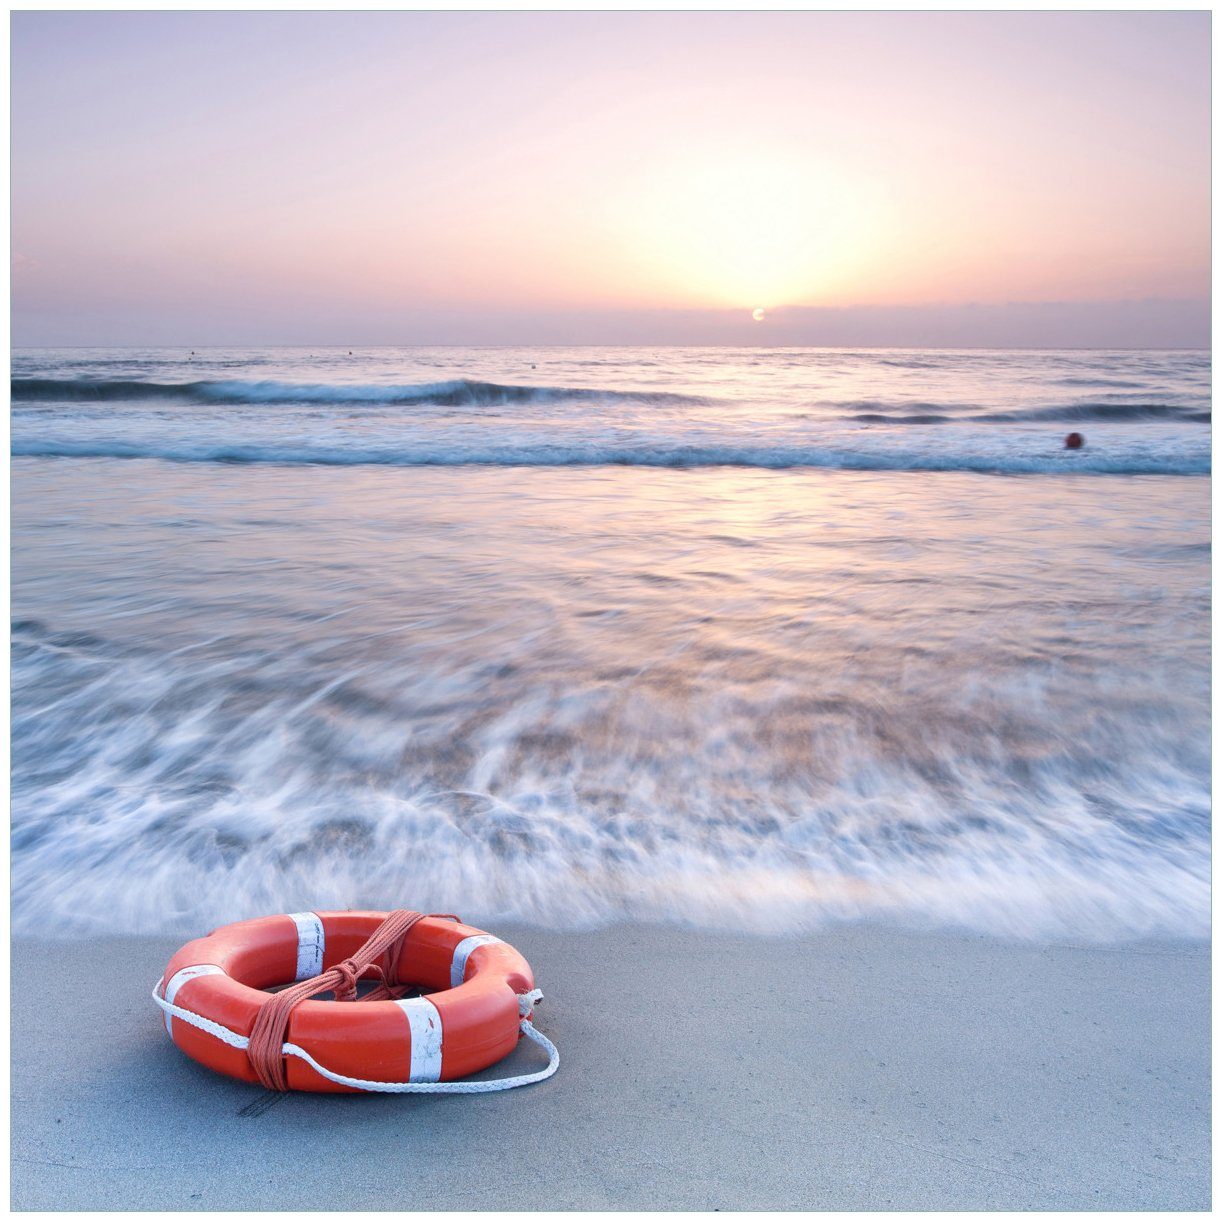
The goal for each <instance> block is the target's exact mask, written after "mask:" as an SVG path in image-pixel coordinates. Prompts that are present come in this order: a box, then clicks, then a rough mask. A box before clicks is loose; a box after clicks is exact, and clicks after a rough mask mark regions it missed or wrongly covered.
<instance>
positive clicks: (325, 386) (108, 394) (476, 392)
mask: <svg viewBox="0 0 1222 1222" xmlns="http://www.w3.org/2000/svg"><path fill="white" fill-rule="evenodd" d="M11 391H12V398H13V401H14V402H15V403H37V402H54V403H125V402H126V403H130V402H133V401H136V402H142V401H146V400H150V399H152V400H169V401H171V402H179V403H196V404H233V405H238V404H252V405H254V404H261V403H267V404H275V403H286V404H287V403H328V404H330V403H335V404H361V403H366V404H371V405H386V406H394V405H398V404H401V405H407V404H413V403H419V404H421V405H431V406H438V407H448V406H453V407H460V406H472V407H493V406H497V405H499V404H510V403H551V402H556V401H560V400H565V399H588V400H597V401H600V402H607V401H622V402H632V403H703V402H706V400H704V399H700V398H698V397H695V396H691V395H680V394H673V393H669V392H658V391H646V390H640V391H637V390H596V389H593V388H590V387H566V386H514V385H503V384H501V383H499V382H478V381H472V380H470V379H467V378H459V379H456V380H453V381H447V382H427V383H421V384H419V385H414V384H408V385H397V386H389V385H379V384H377V383H371V384H365V385H355V384H351V385H350V384H345V383H297V382H276V381H260V382H251V381H240V380H234V381H219V382H141V381H119V380H110V379H98V378H64V379H59V378H13V379H12V385H11Z"/></svg>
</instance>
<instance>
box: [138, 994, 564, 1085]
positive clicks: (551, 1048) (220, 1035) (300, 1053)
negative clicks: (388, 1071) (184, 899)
mask: <svg viewBox="0 0 1222 1222" xmlns="http://www.w3.org/2000/svg"><path fill="white" fill-rule="evenodd" d="M160 987H161V982H160V981H158V982H157V985H156V986H155V987H154V989H153V1000H154V1001H155V1002H156V1003H157V1004H158V1005H159V1006H160V1007H161V1008H162V1009H163V1010H164V1011H165V1012H166V1013H167V1014H172V1015H173V1016H174V1017H175V1018H178V1019H181V1020H182V1021H183V1022H184V1023H187V1024H189V1025H190V1026H192V1027H198V1028H199V1030H200V1031H206V1032H207V1033H208V1034H209V1035H211V1036H215V1038H216V1039H218V1040H220V1041H221V1043H222V1044H228V1045H229V1047H230V1048H241V1049H246V1048H248V1047H249V1046H250V1039H249V1038H248V1037H247V1036H245V1035H239V1034H238V1033H237V1032H236V1031H231V1030H230V1029H229V1028H228V1027H224V1026H222V1025H221V1024H220V1023H218V1022H213V1020H212V1019H210V1018H204V1016H203V1015H202V1014H196V1013H195V1012H194V1011H193V1010H184V1009H183V1008H182V1006H176V1005H175V1004H174V1003H173V1002H170V1001H166V999H165V998H164V997H159V996H158V995H157V989H158V988H160ZM542 997H543V993H542V991H541V990H539V989H532V990H531V992H529V993H520V994H519V995H518V1011H519V1013H521V1014H523V1015H529V1014H530V1012H531V1010H532V1009H533V1007H534V1005H535V1003H536V1002H537V1001H539V1000H541V999H542ZM518 1028H519V1030H520V1031H521V1032H522V1034H523V1035H524V1036H526V1038H527V1039H528V1040H533V1041H534V1043H536V1044H538V1045H539V1047H540V1048H542V1049H543V1050H544V1052H546V1053H547V1065H546V1066H545V1067H544V1068H543V1069H537V1070H535V1071H534V1072H533V1073H526V1074H518V1075H517V1076H516V1077H512V1078H495V1079H492V1080H491V1081H486V1082H377V1081H373V1080H371V1079H368V1078H349V1077H347V1076H346V1075H344V1074H341V1073H335V1072H334V1071H332V1070H330V1069H327V1068H326V1066H325V1065H320V1064H319V1063H318V1062H317V1061H316V1060H315V1059H314V1058H313V1057H312V1056H310V1054H309V1053H308V1052H306V1050H305V1049H304V1048H299V1047H298V1046H297V1045H296V1044H284V1045H283V1046H282V1047H281V1050H280V1051H281V1053H282V1054H283V1055H284V1056H286V1057H297V1058H298V1059H299V1060H302V1061H305V1063H306V1064H307V1065H309V1066H310V1067H311V1068H312V1069H313V1070H314V1071H315V1073H319V1074H322V1076H323V1077H324V1078H326V1079H328V1080H329V1081H331V1082H335V1083H337V1084H339V1085H340V1086H351V1087H353V1088H354V1089H356V1090H365V1091H378V1092H380V1093H382V1094H388V1095H407V1094H413V1095H483V1094H488V1093H489V1092H490V1091H498V1090H513V1089H514V1088H515V1087H517V1086H530V1085H531V1084H532V1083H534V1082H542V1081H544V1079H546V1078H550V1077H551V1076H552V1074H554V1073H555V1072H556V1070H557V1069H559V1068H560V1051H559V1049H557V1047H556V1045H555V1044H553V1043H552V1041H551V1040H549V1039H548V1038H547V1036H546V1035H544V1034H543V1032H542V1031H539V1030H537V1029H536V1028H535V1027H534V1026H533V1025H532V1024H531V1021H530V1019H529V1018H528V1017H523V1019H522V1021H521V1022H520V1023H519V1024H518Z"/></svg>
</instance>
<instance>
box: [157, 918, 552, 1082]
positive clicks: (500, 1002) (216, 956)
mask: <svg viewBox="0 0 1222 1222" xmlns="http://www.w3.org/2000/svg"><path fill="white" fill-rule="evenodd" d="M386 917H387V914H386V913H383V912H298V913H291V914H288V915H285V916H270V917H262V918H260V919H258V920H253V921H239V922H238V923H237V924H234V925H225V926H223V927H222V928H220V929H216V930H213V932H212V933H210V934H208V935H207V937H203V938H197V939H196V940H195V941H193V942H188V943H187V944H186V946H184V947H183V948H182V949H181V950H180V951H179V952H178V953H177V954H176V955H175V956H174V957H173V958H172V959H171V960H170V962H169V965H168V966H167V968H166V970H165V974H164V975H163V976H162V978H161V980H160V981H159V982H158V985H157V988H156V989H155V990H154V993H153V999H154V1000H155V1001H156V1002H157V1004H158V1006H159V1007H160V1008H161V1009H162V1010H163V1011H164V1012H165V1015H164V1016H165V1027H166V1030H167V1031H168V1032H169V1035H170V1038H171V1039H172V1040H173V1041H174V1043H175V1044H176V1045H177V1046H178V1047H179V1048H180V1049H181V1050H182V1051H183V1052H185V1053H186V1054H187V1056H189V1057H191V1058H192V1059H193V1060H196V1061H198V1062H200V1064H202V1065H206V1066H208V1068H209V1069H214V1070H216V1071H217V1072H218V1073H223V1074H228V1075H229V1076H230V1077H232V1078H240V1079H241V1080H243V1081H246V1082H255V1081H258V1080H259V1078H258V1075H257V1074H256V1071H255V1069H254V1066H253V1065H252V1063H251V1059H250V1057H249V1056H248V1055H247V1046H248V1044H249V1042H250V1036H251V1032H252V1030H253V1028H254V1026H255V1020H256V1018H257V1016H258V1014H259V1011H260V1009H261V1008H262V1007H263V1006H264V1005H266V1004H267V1003H268V1002H269V1001H270V1000H271V998H272V994H271V993H269V992H266V991H265V990H268V989H271V988H274V987H275V986H277V985H283V984H286V983H288V982H292V981H303V980H308V979H311V978H313V977H315V976H318V975H320V974H321V973H322V972H323V971H325V970H329V969H331V968H333V967H335V966H336V965H337V964H340V963H342V962H344V961H346V960H348V958H349V957H350V956H352V955H354V954H355V953H356V952H357V951H358V949H359V948H360V947H361V946H363V945H364V943H365V942H366V941H367V940H368V939H369V938H370V936H371V935H372V934H373V933H374V931H375V930H376V929H378V928H379V926H380V925H381V923H382V921H383V920H384V919H385V918H386ZM384 966H391V967H394V968H396V969H397V970H396V973H395V974H396V975H397V978H398V979H400V980H403V981H410V982H412V984H413V985H416V986H418V987H419V988H420V989H422V990H425V991H426V993H427V995H425V996H421V997H411V998H404V999H402V1000H379V1001H368V1002H357V1003H353V1004H337V1003H336V1002H332V1001H320V1000H305V1001H301V1002H299V1003H298V1004H297V1005H296V1006H295V1007H294V1008H293V1009H292V1011H291V1012H290V1014H289V1016H288V1028H287V1035H286V1039H285V1043H284V1046H283V1047H284V1053H285V1070H286V1082H287V1086H288V1089H290V1090H307V1091H361V1090H408V1089H417V1090H430V1089H431V1090H436V1091H441V1090H444V1089H446V1088H445V1087H444V1086H440V1085H438V1086H434V1087H429V1086H427V1085H416V1084H429V1083H438V1084H440V1083H446V1082H454V1081H455V1080H456V1079H460V1078H463V1077H465V1076H466V1075H468V1074H472V1073H476V1072H477V1071H479V1070H481V1069H487V1068H488V1067H489V1066H491V1065H494V1064H496V1062H497V1061H500V1060H501V1059H502V1058H504V1057H506V1056H508V1055H509V1053H511V1052H512V1051H513V1050H514V1048H515V1047H516V1045H517V1043H518V1040H519V1039H520V1038H521V1037H522V1035H524V1034H525V1035H530V1036H531V1037H532V1038H533V1039H535V1041H536V1042H537V1043H541V1044H542V1045H543V1046H544V1047H546V1048H547V1049H548V1050H549V1051H550V1053H551V1054H552V1059H553V1062H554V1063H553V1064H551V1065H549V1068H548V1069H547V1070H545V1071H541V1073H540V1074H532V1075H527V1076H526V1077H525V1078H523V1079H520V1080H519V1079H514V1080H511V1081H510V1082H509V1083H508V1084H509V1085H522V1084H525V1082H526V1081H527V1080H530V1081H537V1080H539V1078H540V1077H543V1076H549V1075H550V1073H551V1072H554V1070H555V1064H557V1063H558V1061H559V1054H558V1053H556V1051H555V1048H554V1047H553V1046H552V1045H551V1044H550V1042H549V1041H547V1039H546V1037H543V1036H541V1035H540V1033H538V1032H536V1031H534V1030H533V1028H531V1024H530V1017H531V1010H532V1009H533V1006H534V1003H535V1002H536V1001H537V1000H538V999H539V997H541V994H540V993H539V991H538V990H537V989H535V980H534V975H533V973H532V972H531V969H530V965H529V964H528V963H527V962H526V960H525V959H524V958H523V957H522V956H521V955H520V954H519V953H518V952H517V951H516V950H514V948H513V947H512V946H509V945H508V944H507V943H505V942H502V941H501V939H500V938H497V937H495V936H493V935H492V934H489V933H485V932H484V931H483V930H482V929H476V928H474V927H473V926H470V925H464V924H462V923H461V922H460V921H458V920H457V919H456V918H451V917H440V916H430V917H424V918H423V919H418V920H417V921H416V923H415V924H414V925H412V926H411V928H410V929H409V930H408V931H407V933H406V935H404V937H403V941H402V944H401V949H400V951H399V954H398V957H397V963H396V964H395V965H384ZM273 1047H274V1045H273ZM499 1082H500V1083H505V1082H506V1080H504V1079H501V1080H499ZM464 1088H466V1089H477V1088H484V1089H493V1088H498V1089H503V1086H494V1084H493V1083H484V1082H480V1083H462V1084H458V1083H456V1084H455V1085H454V1086H451V1087H450V1088H449V1089H450V1090H461V1089H464Z"/></svg>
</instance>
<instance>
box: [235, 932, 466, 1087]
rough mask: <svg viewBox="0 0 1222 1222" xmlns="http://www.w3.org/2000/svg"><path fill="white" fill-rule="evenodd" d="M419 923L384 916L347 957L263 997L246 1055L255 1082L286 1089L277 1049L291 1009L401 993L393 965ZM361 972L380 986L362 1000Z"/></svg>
mask: <svg viewBox="0 0 1222 1222" xmlns="http://www.w3.org/2000/svg"><path fill="white" fill-rule="evenodd" d="M423 919H424V913H423V912H412V911H409V910H407V909H403V908H399V909H396V910H395V911H394V912H391V913H388V914H387V917H386V920H384V921H383V922H382V923H381V925H379V926H378V927H377V929H375V930H374V931H373V933H371V934H370V935H369V939H368V941H366V943H365V944H364V946H362V947H361V948H360V950H358V951H357V952H356V954H354V955H353V956H352V957H351V958H348V959H344V960H343V961H342V962H340V963H337V964H335V965H334V966H333V967H329V968H328V969H327V970H326V971H325V972H323V973H322V975H321V976H315V977H313V978H312V979H310V980H302V981H300V982H298V983H297V984H294V985H291V986H290V987H289V988H287V989H284V990H282V991H281V992H279V993H273V994H272V995H271V997H269V998H268V999H267V1001H266V1002H265V1003H264V1004H263V1005H262V1006H261V1007H260V1009H259V1013H258V1015H257V1016H256V1018H255V1025H254V1028H253V1030H252V1031H251V1033H250V1046H249V1048H248V1049H247V1055H248V1056H249V1057H250V1063H251V1066H252V1067H253V1069H254V1071H255V1073H256V1074H257V1075H258V1077H259V1081H260V1082H262V1083H263V1085H264V1086H266V1087H267V1088H268V1090H288V1077H287V1074H286V1072H285V1064H284V1054H283V1052H282V1051H281V1049H282V1048H283V1046H284V1037H285V1034H286V1033H287V1031H288V1026H289V1015H290V1014H291V1013H292V1011H293V1007H294V1006H295V1005H297V1003H298V1002H302V1001H305V1000H306V999H307V998H309V997H315V996H317V995H318V994H319V993H327V992H334V993H335V1000H336V1001H358V1000H359V1001H381V1000H384V999H385V998H388V997H396V996H399V995H400V994H402V993H403V992H404V991H405V990H404V989H403V988H402V986H401V985H400V983H399V978H398V967H399V956H400V954H401V953H402V950H403V940H404V939H405V938H406V937H407V934H408V931H409V930H410V929H411V927H412V926H413V925H415V923H416V922H417V921H422V920H423ZM454 919H455V920H457V919H458V918H457V917H455V918H454ZM383 954H385V955H386V960H385V963H384V965H383V966H378V964H376V963H375V962H374V961H375V960H376V959H378V958H380V957H381V956H382V955H383ZM367 972H374V973H376V974H377V976H378V977H379V978H380V980H381V983H380V984H379V985H378V986H377V987H376V988H375V989H373V990H372V991H371V992H369V993H367V994H366V995H365V996H364V997H361V998H358V997H357V995H356V985H357V981H358V980H360V979H361V978H362V977H363V976H364V975H365V974H366V973H367Z"/></svg>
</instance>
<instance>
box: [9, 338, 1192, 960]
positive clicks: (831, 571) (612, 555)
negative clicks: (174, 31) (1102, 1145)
mask: <svg viewBox="0 0 1222 1222" xmlns="http://www.w3.org/2000/svg"><path fill="white" fill-rule="evenodd" d="M1209 383H1210V367H1209V357H1208V354H1206V353H1201V352H1093V351H1092V352H1075V351H1055V352H1021V351H1004V352H1003V351H962V352H950V351H890V350H868V351H850V350H830V349H785V350H780V349H700V348H656V349H625V348H585V349H583V348H539V349H509V348H436V349H418V348H379V349H366V348H362V349H359V350H353V351H352V352H349V351H348V349H347V348H343V349H322V348H316V349H306V348H281V349H215V348H214V349H200V350H197V351H195V352H194V353H192V352H190V351H189V350H186V349H174V350H165V349H162V350H147V351H146V350H136V349H123V350H94V349H71V350H55V351H53V350H47V349H39V350H18V351H17V352H16V353H15V354H14V357H13V365H12V399H13V402H12V455H13V458H12V466H11V470H12V507H13V528H12V616H13V627H12V636H13V642H12V649H13V663H12V667H13V669H12V684H13V696H12V714H13V721H12V726H13V731H12V733H13V746H12V752H13V754H12V820H13V833H12V898H13V923H14V928H15V930H16V932H18V933H19V934H24V935H33V934H40V935H46V936H51V937H57V936H70V935H79V934H81V933H94V934H103V933H133V932H152V931H157V932H170V931H174V932H182V933H184V934H186V933H195V932H202V931H203V930H205V929H207V928H210V927H212V926H215V925H217V924H220V923H223V922H225V921H228V920H234V919H239V918H242V917H247V916H255V915H261V914H264V913H269V912H281V911H298V910H303V909H309V908H324V909H325V908H343V907H371V908H387V907H394V906H406V907H412V908H419V909H424V910H436V911H444V912H451V911H453V912H459V913H462V914H463V915H464V916H466V917H468V918H470V919H476V920H479V921H483V922H494V921H503V920H516V921H523V922H527V923H538V924H544V923H545V924H552V925H557V926H560V927H566V928H567V927H581V926H589V925H592V924H598V923H603V922H607V921H614V920H645V921H663V922H678V923H682V924H685V925H690V926H699V927H707V928H715V929H725V928H742V929H748V930H753V931H759V932H791V931H792V932H799V931H809V930H812V929H818V928H821V927H824V926H826V925H828V924H830V923H835V922H844V921H860V920H869V921H877V922H886V923H889V924H892V925H901V926H904V927H910V928H954V929H966V930H972V931H979V932H986V933H992V934H1000V935H1003V936H1006V937H1015V938H1068V939H1091V940H1110V939H1116V938H1125V937H1131V936H1136V935H1143V934H1155V933H1158V934H1175V935H1187V936H1203V935H1205V934H1206V933H1207V931H1208V925H1209V915H1210V909H1209V835H1210V829H1209V802H1210V792H1209V768H1210V747H1209V697H1210V685H1209V660H1210V655H1209V615H1210V524H1209V479H1208V476H1209V473H1210V432H1211V430H1210V428H1209V420H1210V385H1209ZM1071 430H1075V431H1078V432H1081V433H1082V434H1083V435H1084V437H1085V440H1086V444H1085V446H1084V447H1083V448H1082V449H1080V450H1076V451H1073V450H1067V449H1065V448H1064V444H1063V439H1064V437H1065V434H1066V433H1067V432H1069V431H1071Z"/></svg>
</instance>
